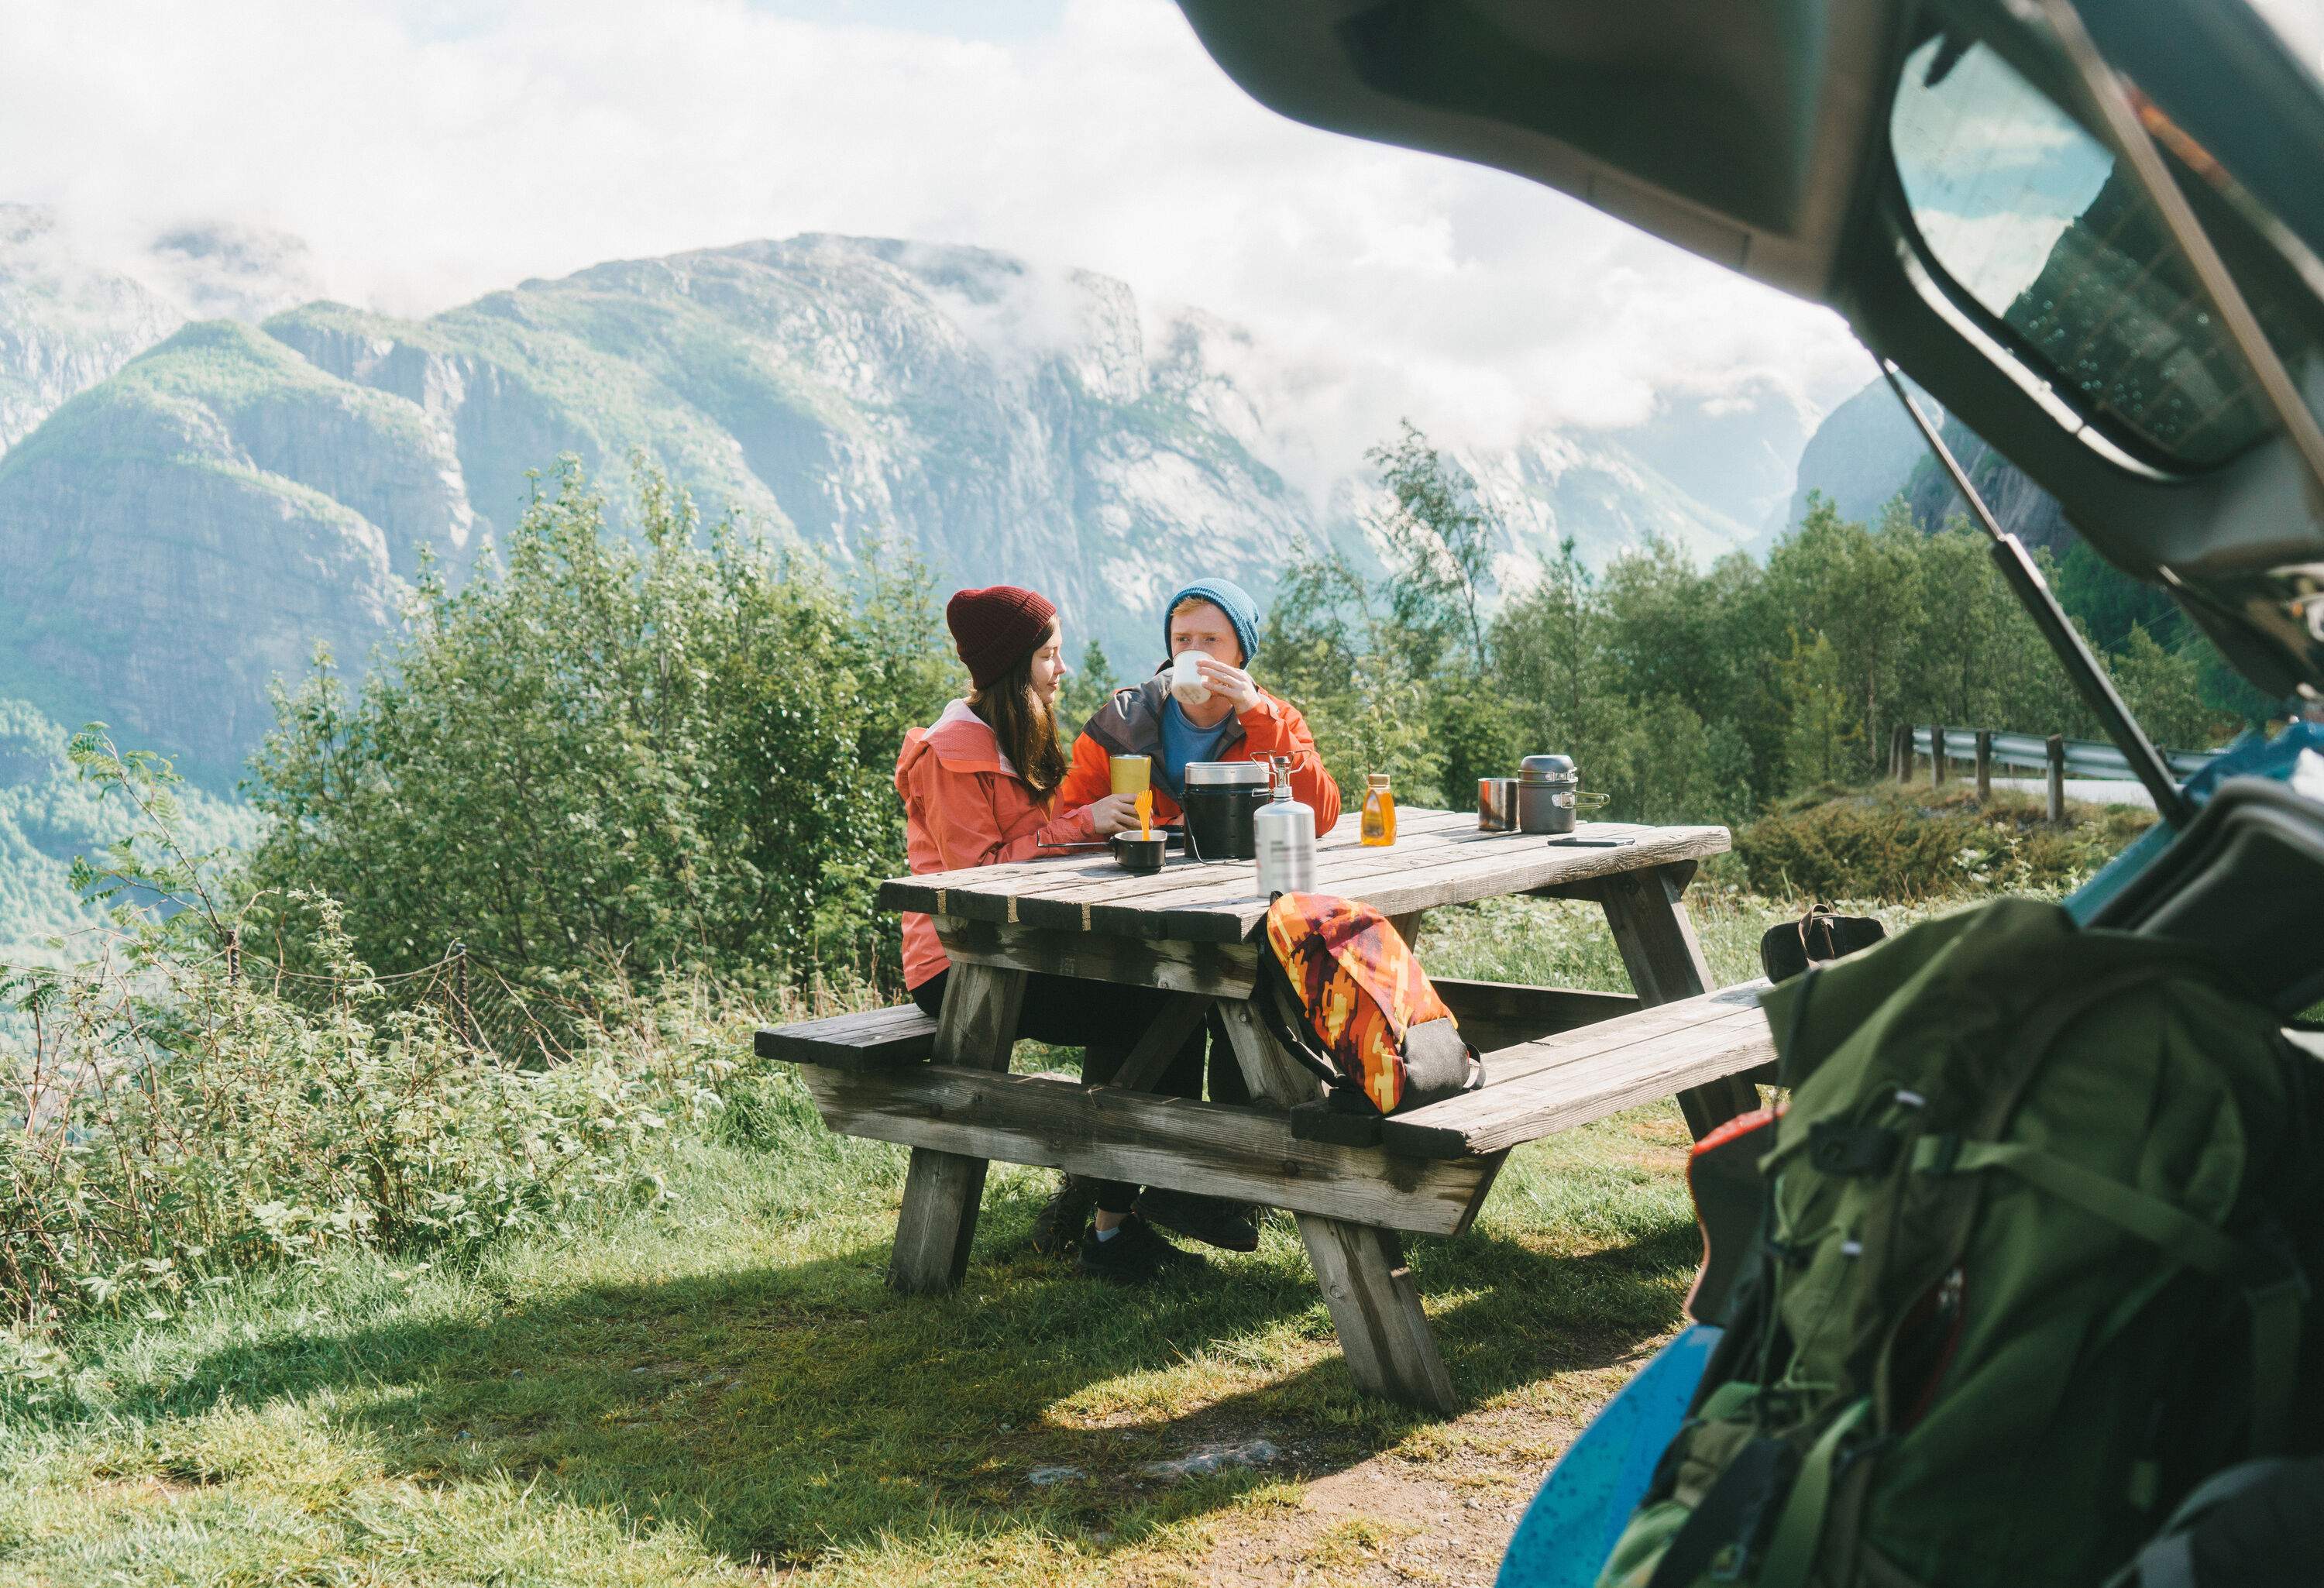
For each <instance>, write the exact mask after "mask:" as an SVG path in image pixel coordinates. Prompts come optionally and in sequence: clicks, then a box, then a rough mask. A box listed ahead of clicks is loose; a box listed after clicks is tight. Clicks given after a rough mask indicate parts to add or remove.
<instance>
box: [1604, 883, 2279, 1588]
mask: <svg viewBox="0 0 2324 1588" xmlns="http://www.w3.org/2000/svg"><path fill="white" fill-rule="evenodd" d="M1766 1008H1767V1014H1768V1020H1769V1022H1770V1024H1771V1026H1772V1027H1773V1029H1774V1030H1775V1036H1776V1044H1777V1049H1778V1052H1779V1054H1780V1055H1781V1062H1782V1066H1783V1072H1782V1073H1783V1077H1784V1083H1785V1084H1786V1085H1790V1086H1791V1087H1792V1088H1793V1092H1792V1096H1791V1102H1790V1104H1789V1107H1788V1108H1787V1109H1786V1110H1784V1112H1783V1113H1781V1114H1780V1115H1779V1116H1777V1117H1775V1118H1773V1119H1771V1120H1768V1121H1766V1122H1765V1123H1764V1124H1763V1125H1762V1126H1761V1127H1760V1130H1759V1134H1760V1137H1761V1139H1762V1140H1765V1141H1767V1142H1768V1143H1770V1148H1769V1150H1767V1152H1766V1157H1765V1159H1763V1160H1762V1162H1761V1166H1760V1167H1761V1171H1762V1174H1763V1176H1764V1186H1765V1195H1766V1204H1765V1208H1764V1211H1763V1214H1762V1216H1761V1218H1760V1221H1759V1237H1758V1240H1757V1242H1756V1247H1757V1250H1756V1251H1755V1252H1754V1254H1753V1255H1752V1257H1751V1258H1750V1259H1748V1260H1747V1261H1746V1263H1745V1264H1744V1267H1743V1273H1742V1277H1741V1278H1740V1279H1738V1281H1737V1283H1736V1286H1735V1288H1734V1290H1733V1293H1732V1295H1731V1297H1730V1298H1729V1304H1728V1306H1727V1309H1726V1311H1725V1314H1724V1316H1725V1318H1726V1322H1727V1329H1726V1333H1725V1335H1724V1337H1723V1338H1722V1339H1721V1341H1720V1346H1719V1349H1718V1351H1717V1352H1716V1353H1714V1356H1713V1358H1712V1361H1711V1366H1710V1370H1709V1371H1708V1372H1707V1373H1706V1375H1705V1378H1704V1382H1703V1387H1702V1389H1701V1390H1700V1391H1699V1392H1698V1394H1697V1398H1696V1400H1695V1403H1694V1405H1693V1408H1692V1414H1691V1416H1690V1417H1689V1418H1688V1420H1687V1422H1686V1423H1685V1425H1684V1426H1683V1427H1682V1428H1681V1430H1680V1432H1679V1434H1678V1436H1677V1437H1676V1438H1675V1439H1674V1441H1673V1442H1672V1444H1671V1445H1670V1447H1669V1449H1668V1450H1667V1451H1665V1454H1664V1455H1663V1459H1662V1463H1661V1464H1660V1466H1659V1467H1658V1469H1657V1470H1656V1473H1655V1481H1654V1482H1653V1484H1652V1486H1651V1487H1650V1488H1649V1489H1648V1491H1647V1493H1646V1500H1645V1501H1644V1502H1643V1504H1642V1505H1641V1506H1640V1508H1639V1510H1637V1513H1636V1514H1635V1515H1634V1516H1633V1517H1632V1518H1631V1519H1630V1521H1629V1524H1628V1528H1626V1529H1625V1531H1624V1532H1623V1534H1622V1536H1621V1538H1620V1540H1619V1542H1618V1544H1617V1545H1616V1546H1615V1549H1614V1552H1613V1555H1612V1556H1610V1557H1609V1560H1608V1561H1607V1563H1606V1565H1605V1567H1604V1569H1603V1571H1602V1572H1601V1574H1600V1577H1599V1579H1598V1581H1599V1588H1696V1585H1698V1584H1710V1583H1748V1584H1752V1585H1753V1588H1803V1585H1807V1584H1814V1585H1816V1588H2052V1585H2060V1588H2070V1585H2078V1584H2095V1583H2101V1582H2103V1581H2104V1579H2105V1578H2106V1577H2107V1574H2109V1573H2110V1572H2111V1571H2113V1570H2114V1569H2115V1568H2116V1567H2117V1566H2119V1565H2121V1564H2122V1563H2123V1562H2124V1561H2126V1560H2127V1559H2128V1558H2129V1557H2130V1556H2131V1555H2132V1554H2133V1553H2134V1552H2135V1550H2136V1549H2137V1547H2138V1546H2139V1545H2140V1543H2141V1542H2142V1541H2143V1540H2144V1539H2145V1538H2146V1537H2149V1536H2150V1535H2152V1534H2153V1532H2154V1531H2155V1529H2156V1528H2158V1527H2159V1526H2160V1525H2161V1523H2162V1521H2163V1519H2164V1518H2166V1517H2167V1516H2168V1515H2169V1514H2170V1512H2171V1510H2172V1506H2173V1505H2174V1504H2175V1502H2176V1501H2177V1500H2179V1499H2180V1498H2181V1496H2183V1495H2184V1494H2186V1493H2187V1491H2189V1490H2190V1489H2191V1488H2192V1487H2193V1486H2194V1485H2195V1484H2196V1483H2197V1482H2199V1480H2201V1479H2202V1478H2203V1477H2204V1476H2205V1475H2206V1474H2207V1473H2210V1472H2213V1471H2215V1470H2217V1469H2218V1468H2219V1467H2221V1466H2223V1465H2225V1464H2227V1463H2229V1462H2232V1461H2235V1460H2237V1459H2240V1458H2241V1457H2243V1456H2245V1455H2246V1454H2253V1453H2255V1452H2272V1451H2274V1450H2279V1449H2283V1448H2287V1447H2289V1446H2291V1445H2294V1444H2298V1445H2303V1446H2305V1445H2312V1444H2313V1443H2314V1433H2315V1420H2314V1419H2313V1418H2312V1417H2310V1416H2308V1415H2307V1408H2308V1407H2309V1406H2310V1404H2312V1399H2313V1391H2314V1389H2315V1387H2316V1384H2317V1381H2318V1378H2319V1374H2318V1364H2317V1362H2315V1361H2314V1360H2313V1358H2314V1354H2315V1353H2314V1345H2313V1341H2312V1339H2311V1338H2310V1334H2309V1333H2308V1331H2306V1329H2305V1328H2304V1324H2305V1322H2306V1316H2305V1311H2304V1303H2305V1301H2306V1297H2307V1286H2306V1283H2305V1281H2304V1279H2302V1267H2301V1261H2300V1259H2299V1251H2300V1248H2298V1247H2297V1246H2295V1244H2294V1243H2293V1241H2292V1237H2291V1235H2290V1234H2289V1233H2287V1230H2286V1226H2287V1225H2291V1224H2297V1225H2298V1226H2300V1227H2301V1228H2306V1227H2309V1226H2310V1225H2312V1223H2313V1221H2314V1219H2315V1217H2316V1213H2317V1210H2316V1205H2315V1202H2314V1201H2313V1196H2314V1195H2315V1190H2314V1186H2315V1178H2316V1158H2317V1153H2316V1150H2315V1149H2316V1148H2317V1146H2318V1144H2319V1139H2324V1138H2319V1130H2318V1128H2317V1125H2316V1123H2315V1122H2316V1121H2317V1120H2318V1118H2319V1113H2318V1097H2319V1086H2318V1084H2317V1083H2318V1078H2319V1077H2318V1076H2317V1075H2316V1073H2315V1072H2316V1071H2317V1068H2318V1066H2316V1065H2315V1064H2314V1062H2313V1061H2312V1060H2310V1059H2308V1058H2307V1057H2305V1056H2303V1055H2300V1054H2298V1053H2297V1052H2296V1051H2295V1050H2294V1049H2292V1048H2291V1046H2290V1045H2289V1044H2288V1043H2286V1042H2285V1041H2284V1040H2283V1039H2282V1032H2281V1030H2280V1029H2279V1022H2278V1021H2277V1020H2275V1019H2274V1018H2273V1016H2272V1015H2271V1014H2270V1013H2269V1011H2267V1010H2265V1009H2264V1008H2263V1007H2262V1006H2261V1005H2260V1004H2258V1003H2257V1002H2255V1001H2253V1000H2251V999H2249V998H2248V997H2246V996H2244V995H2242V994H2240V993H2239V992H2236V990H2235V989H2234V988H2233V987H2232V986H2231V985H2230V984H2229V983H2228V982H2227V978H2226V977H2225V975H2224V974H2222V973H2221V972H2220V971H2219V970H2218V968H2217V967H2216V966H2215V965H2213V964H2212V963H2211V962H2209V960H2207V959H2206V958H2205V957H2204V956H2201V955H2200V954H2199V953H2197V952H2195V951H2192V950H2190V949H2189V948H2187V947H2186V946H2182V945H2177V944H2173V943H2171V942H2168V941H2164V940H2159V939H2154V938H2149V937H2133V936H2130V935H2127V934H2124V933H2115V932H2090V931H2081V930H2079V929H2077V928H2075V926H2074V925H2073V923H2072V922H2071V921H2070V919H2068V918H2067V916H2066V914H2065V912H2064V911H2063V910H2061V909H2058V908H2057V907H2055V906H2054V905H2050V904H2044V903H2041V902H2037V901H2034V900H2001V901H1999V902H1997V903H1994V904H1991V905H1987V906H1985V907H1983V908H1980V909H1974V910H1969V911H1964V912H1963V913H1961V914H1959V915H1956V916H1952V917H1950V918H1947V919H1942V920H1936V921H1930V922H1927V923H1924V924H1923V925H1921V926H1919V927H1915V928H1913V929H1912V930H1910V931H1908V932H1905V933H1904V934H1902V935H1900V936H1899V937H1895V938H1894V939H1892V940H1891V941H1889V942H1888V943H1886V944H1885V945H1883V946H1879V947H1877V948H1875V949H1872V950H1870V951H1868V952H1867V953H1865V954H1862V955H1859V956H1853V957H1851V958H1849V959H1848V960H1844V961H1841V962H1840V963H1838V964H1836V965H1832V966H1831V967H1830V968H1828V969H1824V970H1820V971H1815V972H1811V973H1810V974H1807V975H1804V976H1802V977H1799V978H1796V979H1794V980H1793V981H1789V982H1786V983H1784V984H1782V985H1781V986H1779V987H1777V988H1776V989H1775V991H1774V992H1771V993H1770V994H1769V995H1768V996H1767V998H1766ZM1741 1128H1745V1129H1748V1128H1749V1127H1748V1126H1743V1127H1741ZM1705 1145H1706V1146H1709V1145H1711V1144H1710V1143H1706V1144H1705ZM2295 1434H2296V1436H2297V1438H2296V1439H2295V1438H2294V1437H2293V1436H2294V1435H2295ZM2319 1575H2324V1573H2320V1574H2319Z"/></svg>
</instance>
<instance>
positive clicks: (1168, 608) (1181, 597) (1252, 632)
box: [1162, 579, 1259, 667]
mask: <svg viewBox="0 0 2324 1588" xmlns="http://www.w3.org/2000/svg"><path fill="white" fill-rule="evenodd" d="M1189 601H1207V602H1209V603H1210V604H1211V605H1213V606H1215V607H1217V608H1218V609H1219V610H1220V611H1221V612H1223V613H1225V614H1227V622H1229V623H1232V624H1233V625H1234V632H1235V640H1236V642H1238V643H1240V645H1241V646H1242V664H1243V666H1245V667H1249V666H1250V659H1251V658H1252V657H1254V656H1256V655H1258V654H1259V603H1258V602H1256V601H1253V600H1252V599H1251V598H1250V591H1248V590H1246V589H1244V588H1243V587H1242V586H1240V585H1238V584H1236V583H1235V582H1234V581H1233V580H1232V579H1196V580H1195V581H1194V583H1193V584H1191V585H1189V586H1186V587H1185V589H1183V590H1181V591H1179V592H1178V593H1177V594H1176V595H1173V596H1171V597H1170V599H1169V600H1167V601H1166V602H1164V603H1163V604H1162V654H1163V655H1164V657H1166V658H1167V656H1168V655H1169V654H1170V614H1172V613H1174V612H1176V611H1177V610H1178V608H1180V607H1181V606H1184V605H1185V604H1186V603H1187V602H1189Z"/></svg>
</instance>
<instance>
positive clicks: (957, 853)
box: [896, 700, 1103, 987]
mask: <svg viewBox="0 0 2324 1588" xmlns="http://www.w3.org/2000/svg"><path fill="white" fill-rule="evenodd" d="M896 792H897V793H898V794H899V795H900V796H901V797H902V798H903V801H904V855H905V858H906V860H907V861H908V863H910V865H911V868H912V871H913V872H914V874H915V875H918V874H919V873H922V872H950V871H959V870H961V869H963V868H964V867H967V866H973V865H1001V864H1005V863H1009V862H1011V861H1019V860H1033V859H1037V858H1038V846H1039V845H1043V844H1086V843H1090V842H1092V841H1093V840H1094V839H1095V838H1096V837H1097V829H1096V827H1095V826H1093V824H1092V823H1091V821H1090V817H1089V810H1088V808H1087V807H1086V805H1084V807H1083V808H1080V809H1077V810H1071V811H1068V812H1066V814H1065V815H1064V816H1061V817H1054V818H1053V817H1051V816H1050V814H1049V812H1050V809H1051V808H1052V806H1053V805H1054V803H1055V801H1054V799H1042V798H1041V797H1040V796H1038V795H1037V794H1035V793H1034V792H1033V790H1032V789H1030V788H1029V787H1028V786H1027V784H1026V782H1025V780H1024V779H1022V778H1020V777H1019V776H1018V775H1017V769H1016V768H1015V767H1013V766H1011V765H1010V763H1009V758H1008V757H1007V756H1006V755H1004V754H1002V753H1001V741H1000V740H999V738H997V737H996V736H995V735H994V734H993V732H992V729H991V727H990V726H988V725H986V723H985V721H984V719H983V718H982V717H981V716H977V715H976V713H975V712H973V711H972V710H970V709H969V706H968V702H967V701H965V700H955V701H954V702H953V703H952V704H951V705H950V706H945V708H944V715H943V716H939V717H937V718H936V722H935V724H934V725H931V726H929V727H927V728H914V729H913V730H911V732H909V733H908V734H905V735H904V749H903V752H902V753H901V754H900V755H899V756H897V757H896ZM1101 792H1103V790H1101ZM951 964H952V961H951V960H949V959H947V958H945V951H944V945H943V944H942V943H939V942H938V941H936V923H935V922H934V921H932V920H930V919H928V918H927V916H925V915H922V914H920V913H919V912H918V911H917V910H907V911H906V912H905V914H904V984H905V985H906V986H907V987H917V986H918V985H919V984H920V983H923V982H925V981H927V979H928V978H929V977H931V976H933V975H936V974H938V973H939V972H941V971H944V970H945V969H946V968H948V967H949V966H950V965H951Z"/></svg>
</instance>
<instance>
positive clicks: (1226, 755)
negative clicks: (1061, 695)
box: [1057, 675, 1340, 838]
mask: <svg viewBox="0 0 2324 1588" xmlns="http://www.w3.org/2000/svg"><path fill="white" fill-rule="evenodd" d="M1168 694H1169V680H1168V679H1167V677H1166V676H1161V675H1157V676H1156V677H1154V678H1151V679H1148V680H1147V681H1146V682H1145V683H1144V684H1142V685H1140V686H1139V687H1138V688H1133V689H1117V690H1115V691H1114V696H1113V698H1112V699H1111V700H1110V701H1108V702H1107V703H1106V704H1105V705H1103V706H1099V707H1098V708H1097V715H1096V716H1093V717H1092V718H1090V720H1089V724H1088V725H1087V726H1085V727H1084V728H1083V729H1082V732H1081V736H1080V737H1079V738H1077V739H1075V740H1074V764H1073V767H1072V769H1071V770H1070V771H1067V772H1066V773H1065V781H1064V782H1063V783H1060V784H1059V785H1058V786H1057V804H1058V807H1059V808H1061V809H1066V810H1073V809H1078V808H1080V807H1082V806H1084V805H1087V804H1089V803H1090V802H1091V801H1092V800H1094V799H1103V798H1104V797H1105V796H1107V795H1108V794H1111V793H1112V792H1113V758H1114V757H1115V756H1117V755H1155V756H1158V755H1160V754H1161V752H1162V702H1163V700H1164V699H1165V698H1166V697H1167V696H1168ZM1217 754H1218V757H1219V759H1220V760H1221V761H1242V760H1246V759H1248V758H1250V757H1252V756H1262V757H1264V756H1270V755H1287V756H1289V757H1290V758H1291V792H1292V793H1293V794H1294V795H1295V796H1296V797H1297V798H1298V799H1299V801H1300V803H1301V804H1303V805H1305V806H1306V807H1307V808H1309V809H1311V810H1313V811H1314V813H1315V836H1317V837H1319V838H1320V837H1322V836H1323V835H1324V834H1326V833H1328V832H1330V831H1331V830H1332V828H1333V826H1334V825H1335V824H1336V823H1337V822H1338V821H1339V819H1340V785H1339V784H1337V783H1335V782H1333V780H1332V774H1331V773H1330V772H1328V771H1324V770H1323V757H1322V756H1320V755H1318V754H1317V753H1316V752H1315V735H1314V734H1312V733H1310V732H1308V729H1307V719H1306V718H1305V717H1304V716H1300V715H1299V708H1298V707H1297V706H1294V705H1292V704H1291V703H1290V702H1289V701H1287V700H1278V699H1277V698H1276V697H1274V696H1272V695H1269V694H1268V692H1267V691H1266V690H1264V689H1262V690H1260V691H1259V704H1258V705H1257V706H1252V707H1251V708H1250V710H1249V711H1246V712H1243V713H1241V714H1240V716H1237V717H1236V719H1235V725H1234V726H1232V727H1231V728H1229V729H1228V730H1227V734H1226V737H1225V738H1223V739H1222V740H1220V741H1219V747H1218V751H1217ZM1179 814H1180V812H1179V809H1178V802H1177V801H1176V800H1175V799H1171V798H1170V796H1169V794H1168V793H1167V791H1165V789H1163V787H1162V784H1161V781H1160V780H1159V779H1157V780H1156V781H1155V784H1154V819H1155V820H1156V821H1157V822H1162V821H1171V820H1174V819H1176V817H1178V815H1179Z"/></svg>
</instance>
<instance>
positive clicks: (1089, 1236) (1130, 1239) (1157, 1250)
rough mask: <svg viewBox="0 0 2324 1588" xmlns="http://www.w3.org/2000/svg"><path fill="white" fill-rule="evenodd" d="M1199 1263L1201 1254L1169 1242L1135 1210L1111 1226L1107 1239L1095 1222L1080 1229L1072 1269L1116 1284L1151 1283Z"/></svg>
mask: <svg viewBox="0 0 2324 1588" xmlns="http://www.w3.org/2000/svg"><path fill="white" fill-rule="evenodd" d="M1202 1266H1203V1260H1202V1259H1201V1258H1199V1257H1196V1256H1195V1255H1194V1253H1193V1252H1191V1251H1180V1250H1179V1249H1178V1248H1177V1247H1176V1246H1173V1245H1171V1244H1170V1242H1167V1241H1165V1240H1164V1239H1162V1237H1161V1236H1160V1235H1158V1234H1157V1233H1155V1230H1154V1226H1153V1225H1151V1224H1149V1223H1147V1222H1146V1221H1145V1220H1144V1219H1142V1218H1139V1216H1138V1215H1137V1214H1130V1216H1129V1217H1128V1218H1126V1219H1124V1220H1122V1221H1121V1223H1120V1224H1118V1225H1116V1226H1115V1227H1114V1235H1113V1238H1112V1239H1111V1240H1110V1241H1101V1240H1099V1239H1098V1238H1097V1226H1096V1225H1095V1224H1092V1225H1091V1226H1090V1227H1089V1228H1088V1229H1087V1230H1085V1231H1084V1232H1083V1233H1082V1242H1081V1249H1080V1251H1077V1252H1076V1253H1075V1254H1074V1272H1075V1273H1078V1274H1082V1275H1084V1276H1085V1277H1087V1278H1089V1279H1106V1280H1110V1281H1111V1282H1112V1283H1114V1284H1116V1285H1151V1284H1152V1283H1154V1281H1155V1280H1157V1279H1162V1278H1164V1277H1165V1276H1167V1275H1170V1274H1175V1273H1184V1272H1185V1271H1186V1270H1187V1269H1198V1268H1201V1267H1202Z"/></svg>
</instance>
